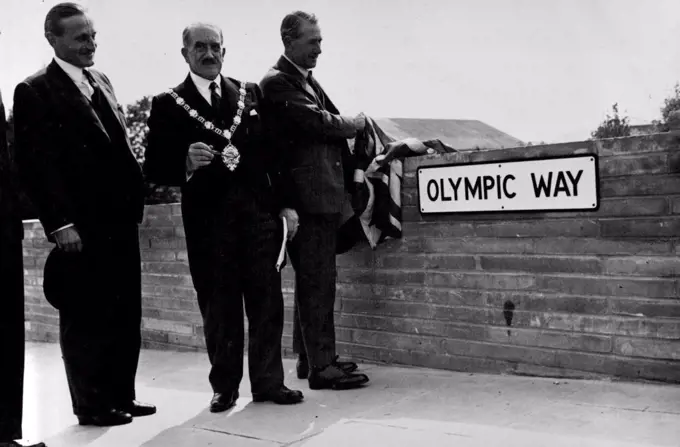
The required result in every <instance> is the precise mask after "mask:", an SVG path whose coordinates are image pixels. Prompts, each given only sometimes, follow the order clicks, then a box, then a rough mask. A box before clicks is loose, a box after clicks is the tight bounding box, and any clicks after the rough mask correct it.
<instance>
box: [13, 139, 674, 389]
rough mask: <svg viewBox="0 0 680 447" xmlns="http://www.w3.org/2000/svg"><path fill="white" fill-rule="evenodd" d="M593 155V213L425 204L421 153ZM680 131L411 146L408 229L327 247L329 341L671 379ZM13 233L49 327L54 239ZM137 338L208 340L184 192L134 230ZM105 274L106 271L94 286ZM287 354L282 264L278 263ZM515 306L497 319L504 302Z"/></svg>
mask: <svg viewBox="0 0 680 447" xmlns="http://www.w3.org/2000/svg"><path fill="white" fill-rule="evenodd" d="M581 153H597V154H598V155H599V157H600V158H599V170H600V172H599V173H600V195H601V206H600V208H599V210H598V211H595V212H569V213H564V212H553V213H532V214H495V215H490V214H471V215H453V216H451V215H449V216H434V217H429V216H425V217H423V216H421V215H420V213H419V210H418V208H417V205H418V203H417V201H418V199H417V185H416V176H415V171H416V169H417V168H418V167H419V166H423V165H438V164H446V163H463V162H476V161H492V160H493V161H496V160H498V161H500V160H508V159H517V158H521V159H531V158H536V157H543V156H553V155H571V154H581ZM679 172H680V133H677V132H676V133H670V134H656V135H650V136H636V137H630V138H622V139H613V140H602V141H595V142H593V141H586V142H576V143H565V144H556V145H545V146H532V147H525V148H514V149H504V150H497V151H480V152H470V153H464V154H449V155H446V156H426V157H418V158H412V159H408V160H407V161H406V163H405V165H404V188H403V194H402V197H403V205H404V206H403V212H404V224H403V230H404V238H403V239H401V240H392V241H388V242H386V243H384V244H382V245H380V246H379V247H378V249H377V250H376V251H372V250H370V248H368V247H367V246H362V247H360V248H357V249H355V250H353V251H352V252H350V253H347V254H345V255H342V256H340V257H339V258H338V264H339V271H338V286H337V290H338V299H337V307H336V311H337V313H336V322H337V341H338V351H339V353H341V354H342V355H345V356H348V357H353V358H360V359H366V360H370V361H378V362H387V363H399V364H406V365H417V366H426V367H433V368H442V369H450V370H459V371H461V370H462V371H484V372H499V373H514V374H532V375H546V376H560V377H589V378H597V377H620V378H625V379H651V380H663V381H669V382H680V341H679V340H680V301H679V300H678V298H677V297H678V289H679V281H678V274H679V273H680V260H679V259H678V256H677V254H678V253H680V244H679V241H680V238H679V236H680V176H678V173H679ZM25 228H26V239H25V241H24V247H25V249H24V259H25V269H26V270H25V273H26V280H25V281H26V295H27V298H26V300H27V304H26V318H27V324H26V327H27V337H28V338H30V339H34V340H52V341H53V340H56V339H57V335H56V334H57V331H58V328H57V325H58V316H57V315H56V313H55V312H54V311H53V309H52V308H51V307H49V305H48V304H47V303H46V301H45V300H44V297H43V295H42V289H41V282H42V279H41V276H42V266H43V265H44V260H45V257H46V254H47V252H48V250H49V247H50V246H51V244H48V243H46V241H45V239H44V233H43V232H42V230H41V228H40V225H39V224H38V223H32V222H27V223H26V224H25ZM141 240H142V250H143V251H142V259H143V265H142V268H143V293H144V312H143V316H144V320H143V335H144V345H145V346H147V347H152V348H161V349H191V350H196V349H204V341H203V336H202V327H201V324H202V323H201V318H200V315H199V312H198V308H197V305H196V301H195V293H194V291H193V288H192V285H191V278H190V276H189V270H188V265H187V255H186V249H185V240H184V232H183V228H182V226H181V216H180V210H179V205H155V206H150V207H147V213H146V218H145V221H144V224H143V228H142V231H141ZM105 286H106V285H102V287H105ZM283 286H284V293H285V300H286V327H285V334H284V346H285V348H284V354H286V355H289V354H291V352H290V346H291V334H292V327H291V321H292V307H291V306H292V289H293V281H292V271H291V268H290V267H287V268H286V269H285V270H284V285H283ZM507 302H511V303H512V305H513V306H514V312H513V319H512V322H511V325H509V326H508V324H507V322H506V318H505V317H504V305H505V304H506V303H507Z"/></svg>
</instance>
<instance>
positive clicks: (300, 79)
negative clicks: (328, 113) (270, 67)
mask: <svg viewBox="0 0 680 447" xmlns="http://www.w3.org/2000/svg"><path fill="white" fill-rule="evenodd" d="M275 68H276V69H277V70H279V71H281V72H282V73H285V74H287V75H289V77H291V78H292V79H293V81H294V82H293V84H294V85H295V86H296V87H297V88H299V89H300V90H302V91H303V92H305V94H306V95H307V96H309V97H310V98H311V99H313V100H314V102H315V103H317V104H318V105H319V107H322V108H323V103H322V102H321V98H319V97H318V96H316V93H314V90H313V89H312V86H311V85H309V83H308V82H307V80H306V79H305V78H304V76H302V73H300V70H298V69H297V68H295V66H294V65H293V64H291V63H290V62H289V61H288V59H286V58H285V57H283V56H281V57H280V58H279V61H278V62H277V63H276V67H275Z"/></svg>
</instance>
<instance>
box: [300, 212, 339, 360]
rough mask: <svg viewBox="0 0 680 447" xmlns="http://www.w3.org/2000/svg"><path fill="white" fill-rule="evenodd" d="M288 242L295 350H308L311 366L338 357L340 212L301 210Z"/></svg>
mask: <svg viewBox="0 0 680 447" xmlns="http://www.w3.org/2000/svg"><path fill="white" fill-rule="evenodd" d="M299 217H300V227H299V229H298V232H297V234H296V235H295V238H293V240H292V241H291V243H290V244H289V246H288V254H289V255H290V261H291V264H292V265H293V268H294V269H295V309H294V323H293V324H294V325H293V351H294V352H296V353H297V354H304V353H306V354H307V359H308V360H309V364H310V366H312V367H317V368H323V367H325V366H327V365H329V364H330V363H331V362H332V361H333V360H334V358H335V319H334V314H333V311H334V307H335V287H336V285H335V281H336V278H337V269H336V263H335V256H336V253H335V249H336V244H337V231H338V225H339V223H340V214H306V213H301V214H300V215H299Z"/></svg>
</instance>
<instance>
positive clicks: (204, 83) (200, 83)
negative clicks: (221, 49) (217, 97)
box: [189, 71, 222, 93]
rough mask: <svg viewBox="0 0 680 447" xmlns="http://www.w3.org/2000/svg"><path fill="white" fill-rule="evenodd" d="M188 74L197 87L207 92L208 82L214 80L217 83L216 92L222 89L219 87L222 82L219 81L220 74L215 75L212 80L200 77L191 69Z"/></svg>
mask: <svg viewBox="0 0 680 447" xmlns="http://www.w3.org/2000/svg"><path fill="white" fill-rule="evenodd" d="M189 76H191V80H192V81H194V84H195V85H196V87H198V89H199V90H203V91H207V92H209V91H210V84H212V83H213V82H215V83H216V84H217V92H218V93H220V92H221V90H222V88H221V87H222V85H221V84H222V83H221V78H220V75H217V77H216V78H215V79H213V80H208V79H205V78H202V77H200V76H199V75H197V74H196V73H194V72H193V71H189Z"/></svg>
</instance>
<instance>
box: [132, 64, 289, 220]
mask: <svg viewBox="0 0 680 447" xmlns="http://www.w3.org/2000/svg"><path fill="white" fill-rule="evenodd" d="M239 86H240V83H239V82H238V81H236V80H234V79H231V78H225V77H222V78H221V90H222V101H221V104H222V112H221V116H220V117H216V116H215V115H216V113H215V112H214V110H213V109H212V106H211V105H210V104H209V103H208V102H207V101H206V100H205V99H204V98H203V97H202V96H201V94H200V93H199V91H198V89H197V88H196V85H195V84H194V82H193V81H192V79H191V76H190V75H187V77H186V79H185V80H184V82H182V83H181V84H179V85H178V86H176V87H174V88H173V91H174V92H175V93H176V94H177V95H178V96H179V97H180V98H182V99H183V100H185V101H186V104H187V105H188V106H189V107H190V108H191V109H193V110H195V111H196V112H197V113H198V115H199V116H201V117H203V118H205V119H206V120H209V121H211V122H215V121H216V119H221V120H222V122H223V127H221V128H222V129H229V128H230V127H231V125H232V123H233V118H234V116H235V115H236V111H237V108H238V106H237V101H238V99H239ZM261 101H262V93H261V91H260V88H259V87H258V86H257V84H252V83H246V98H245V101H244V102H245V107H244V110H243V113H242V115H241V123H240V124H239V125H238V127H237V128H236V131H235V132H234V135H232V137H231V142H232V144H233V145H234V146H235V147H236V148H237V149H238V151H239V153H240V161H239V164H238V166H237V167H236V169H235V170H234V171H230V170H229V169H228V168H227V167H226V165H225V164H224V162H223V161H222V159H221V157H219V156H215V158H213V161H212V163H211V164H210V165H208V166H205V167H202V168H200V169H198V170H196V171H195V172H194V173H193V175H192V177H191V178H190V179H189V180H188V181H187V178H186V157H187V153H188V151H189V146H190V145H191V144H192V143H196V142H202V143H205V144H208V145H211V146H212V147H213V149H214V150H216V151H222V149H224V147H225V146H226V145H227V140H226V139H225V138H224V137H221V136H219V135H217V134H216V133H214V132H213V131H212V130H208V129H206V128H205V126H204V125H203V124H201V122H199V121H198V120H197V119H196V118H194V117H192V116H190V115H189V112H188V111H187V110H186V109H184V108H183V107H182V106H180V105H179V104H177V102H176V100H175V99H174V98H173V97H172V96H171V95H170V93H169V92H164V93H161V94H159V95H157V96H155V97H154V98H153V100H152V103H151V115H150V116H149V121H148V126H149V134H148V140H147V141H148V144H147V148H146V152H145V161H144V173H145V175H146V177H147V179H148V180H150V181H151V182H154V183H158V184H163V185H170V186H181V188H182V202H183V206H184V208H183V209H184V210H185V211H187V210H197V211H199V214H204V213H206V212H211V210H214V209H215V206H216V204H217V203H219V202H220V199H221V198H224V197H225V195H226V194H227V193H228V192H229V191H230V189H231V188H233V187H235V186H236V185H238V186H239V187H240V188H241V187H245V188H248V189H249V190H250V191H251V192H252V193H253V197H255V198H256V199H257V200H258V201H260V204H261V206H263V207H264V208H266V209H268V210H271V211H272V213H278V211H280V209H282V208H284V207H286V206H288V204H287V203H286V202H285V200H284V198H285V196H286V195H285V194H283V193H282V191H283V190H284V189H285V187H284V186H283V185H281V182H280V178H279V175H278V170H279V169H278V161H277V159H276V154H275V153H274V152H273V151H272V144H271V141H270V138H269V132H268V129H267V128H266V126H265V124H264V120H263V119H262V117H261V111H260V102H261ZM187 207H188V208H187ZM185 214H192V215H193V214H194V213H191V212H190V213H185ZM185 224H186V216H185Z"/></svg>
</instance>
